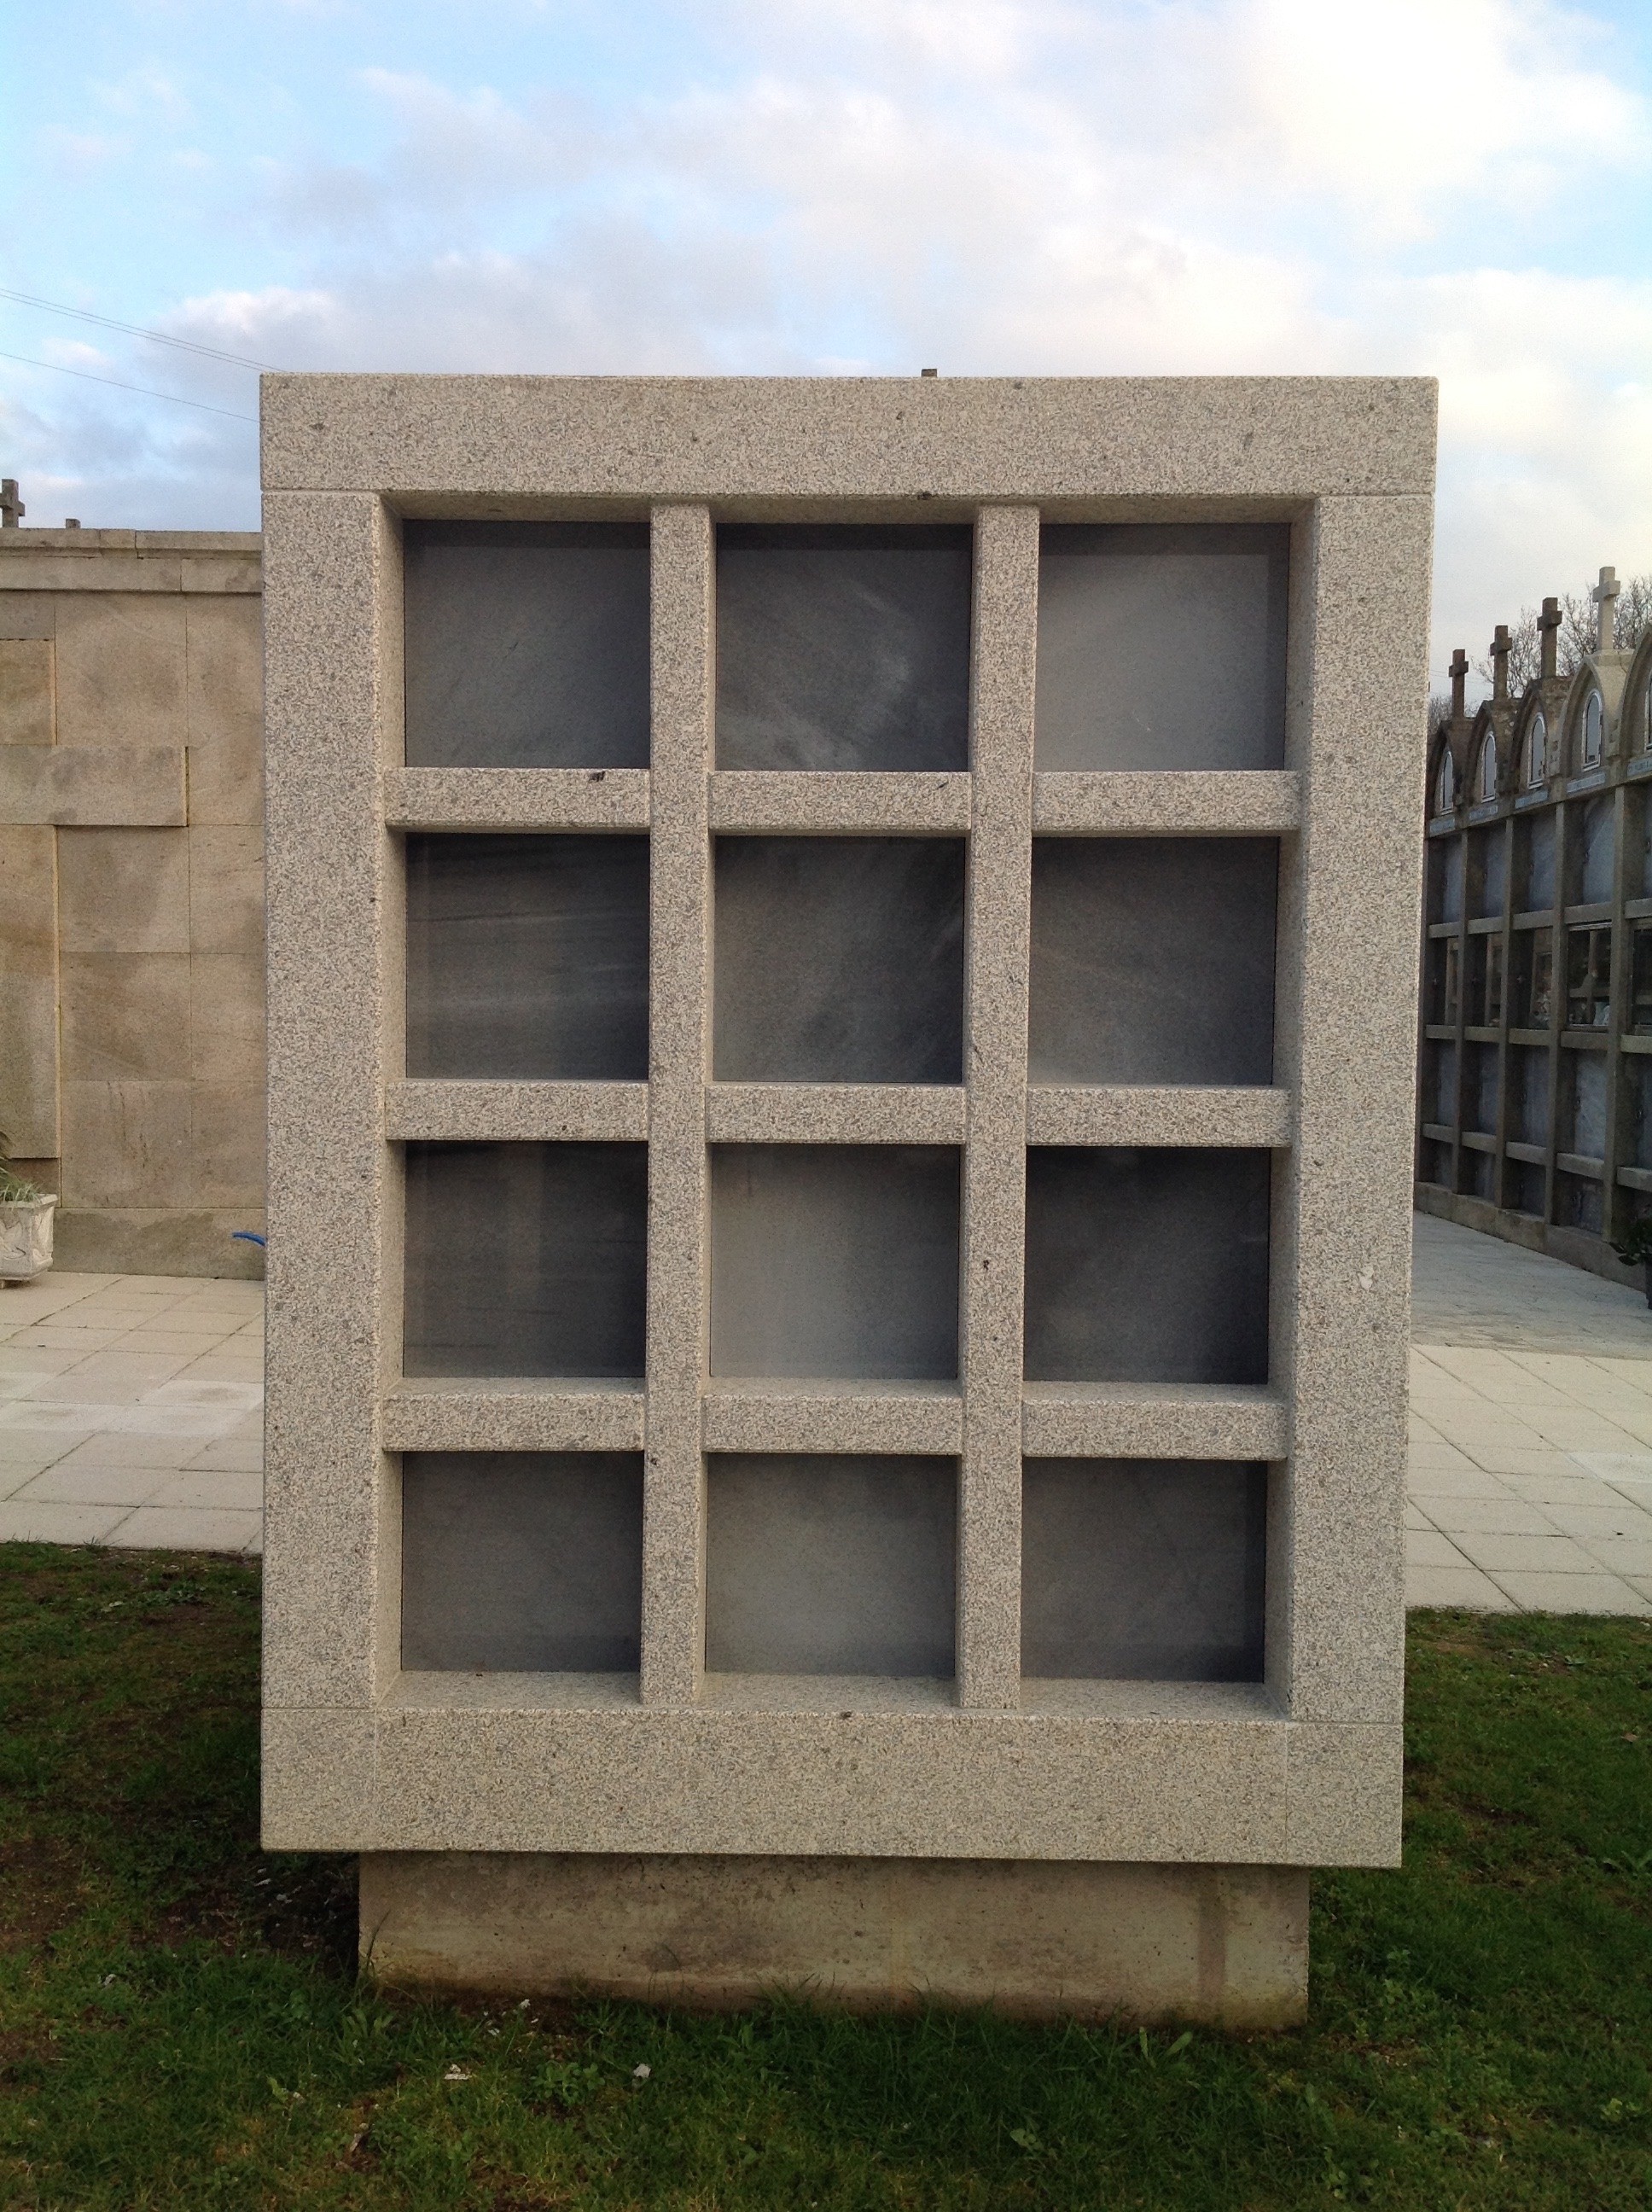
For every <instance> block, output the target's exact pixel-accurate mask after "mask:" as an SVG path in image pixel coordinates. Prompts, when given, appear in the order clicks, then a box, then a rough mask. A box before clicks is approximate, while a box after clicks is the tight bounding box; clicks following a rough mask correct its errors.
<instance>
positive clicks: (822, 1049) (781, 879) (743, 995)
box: [712, 837, 964, 1083]
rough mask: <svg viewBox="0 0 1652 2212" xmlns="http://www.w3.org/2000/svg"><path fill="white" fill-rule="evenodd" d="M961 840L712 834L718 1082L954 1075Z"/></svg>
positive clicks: (933, 1079) (959, 1037) (958, 1052)
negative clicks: (714, 840)
mask: <svg viewBox="0 0 1652 2212" xmlns="http://www.w3.org/2000/svg"><path fill="white" fill-rule="evenodd" d="M963 855H964V848H963V840H962V839H960V838H952V837H723V838H720V839H719V841H718V844H717V863H716V870H717V873H716V970H715V982H714V996H713V1006H714V1043H713V1053H712V1060H713V1070H714V1074H715V1075H716V1077H717V1079H718V1080H719V1081H720V1082H725V1083H961V1082H962V1081H963V874H964V858H963Z"/></svg>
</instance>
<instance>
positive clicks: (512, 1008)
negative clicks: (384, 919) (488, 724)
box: [407, 833, 648, 1083]
mask: <svg viewBox="0 0 1652 2212" xmlns="http://www.w3.org/2000/svg"><path fill="white" fill-rule="evenodd" d="M407 1072H408V1073H409V1074H410V1075H425V1076H428V1075H435V1076H458V1077H465V1076H469V1077H473V1078H479V1077H507V1076H511V1077H521V1078H529V1079H539V1080H544V1081H556V1080H559V1079H562V1080H575V1079H584V1080H588V1081H598V1080H602V1079H609V1080H613V1081H616V1082H627V1081H629V1082H635V1083H642V1082H646V1081H647V1076H648V840H647V838H646V837H597V836H592V837H547V836H507V837H495V836H428V835H425V834H422V833H416V834H414V835H412V836H409V838H408V840H407Z"/></svg>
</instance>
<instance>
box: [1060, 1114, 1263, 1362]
mask: <svg viewBox="0 0 1652 2212" xmlns="http://www.w3.org/2000/svg"><path fill="white" fill-rule="evenodd" d="M1269 1175H1270V1156H1269V1155H1268V1154H1267V1153H1266V1152H1241V1151H1231V1152H1230V1151H1225V1150H1218V1149H1215V1148H1211V1149H1203V1148H1195V1147H1192V1146H1165V1147H1163V1148H1162V1149H1155V1148H1148V1147H1145V1146H1143V1147H1133V1146H1103V1147H1094V1148H1092V1147H1089V1146H1072V1147H1070V1148H1069V1147H1066V1146H1042V1145H1040V1146H1032V1147H1030V1148H1029V1152H1028V1153H1027V1293H1026V1373H1027V1375H1028V1377H1029V1380H1032V1381H1035V1382H1042V1383H1082V1382H1094V1383H1266V1380H1267V1254H1268V1189H1269Z"/></svg>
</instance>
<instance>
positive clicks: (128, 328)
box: [0, 284, 276, 413]
mask: <svg viewBox="0 0 1652 2212" xmlns="http://www.w3.org/2000/svg"><path fill="white" fill-rule="evenodd" d="M0 300H15V301H17V303H18V305H19V306H20V307H39V308H41V309H43V310H44V312H45V313H46V314H48V315H72V316H73V317H74V319H75V320H76V322H82V323H97V324H99V325H100V326H101V327H102V328H103V329H104V330H106V331H125V333H126V335H127V337H130V338H148V339H149V342H150V343H151V344H152V345H164V346H176V347H177V348H178V349H179V352H180V353H198V354H204V355H205V356H206V358H207V359H208V360H209V361H227V362H229V363H230V364H231V366H232V367H234V368H267V369H270V370H271V371H274V370H275V366H276V365H275V363H274V362H270V361H250V360H249V359H248V358H247V356H246V355H245V354H240V353H222V352H220V350H219V349H218V348H217V347H216V346H210V345H199V344H197V343H196V341H195V340H194V339H193V338H174V337H167V333H166V331H146V330H145V329H143V326H142V325H141V324H138V323H118V322H116V321H115V319H114V318H113V317H112V315H94V314H93V313H92V312H91V310H90V309H89V308H88V307H64V306H63V305H62V303H61V302H60V301H57V300H37V299H36V298H35V297H34V295H33V293H32V292H14V291H12V290H10V289H9V287H7V286H6V285H4V284H0ZM5 358H6V359H7V360H8V361H21V359H22V356H21V354H8V355H7V356H5ZM48 365H49V364H47V363H46V362H36V364H35V366H36V367H37V368H45V367H47V366H48ZM130 388H131V390H132V391H134V392H136V391H137V388H138V387H137V386H136V385H133V386H131V387H130ZM155 396H156V397H157V398H162V399H164V398H166V397H167V394H166V393H165V392H160V393H157V394H156V395H155ZM191 404H193V405H197V406H199V405H203V404H204V402H202V401H199V400H197V401H194V402H191ZM219 411H220V413H222V411H223V410H222V409H221V410H219Z"/></svg>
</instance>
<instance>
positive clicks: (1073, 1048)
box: [1028, 837, 1279, 1083]
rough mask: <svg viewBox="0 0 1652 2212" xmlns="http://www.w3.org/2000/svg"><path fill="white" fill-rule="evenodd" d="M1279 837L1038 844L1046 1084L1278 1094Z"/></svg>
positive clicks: (1034, 1048)
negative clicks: (1269, 1090) (1262, 1088)
mask: <svg viewBox="0 0 1652 2212" xmlns="http://www.w3.org/2000/svg"><path fill="white" fill-rule="evenodd" d="M1278 872H1279V848H1278V839H1277V838H1272V837H1039V838H1036V839H1035V841H1034V843H1033V873H1032V997H1031V1006H1030V1010H1029V1024H1028V1053H1029V1073H1030V1075H1031V1079H1032V1080H1033V1081H1034V1082H1035V1083H1270V1082H1272V1079H1273V938H1274V906H1275V898H1276V891H1277V886H1278Z"/></svg>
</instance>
